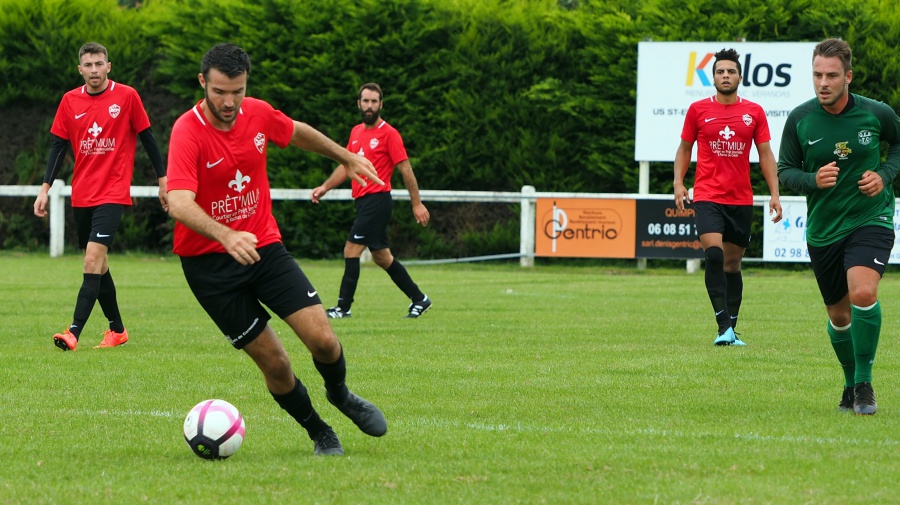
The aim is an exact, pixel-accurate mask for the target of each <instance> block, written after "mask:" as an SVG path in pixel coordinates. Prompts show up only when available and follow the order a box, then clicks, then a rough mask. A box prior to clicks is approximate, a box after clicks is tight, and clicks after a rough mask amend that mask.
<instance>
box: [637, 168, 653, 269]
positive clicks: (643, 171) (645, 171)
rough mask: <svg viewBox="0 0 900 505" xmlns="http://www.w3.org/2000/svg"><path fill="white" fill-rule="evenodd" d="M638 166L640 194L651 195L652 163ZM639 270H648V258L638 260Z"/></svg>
mask: <svg viewBox="0 0 900 505" xmlns="http://www.w3.org/2000/svg"><path fill="white" fill-rule="evenodd" d="M638 166H639V167H640V168H639V172H638V193H640V194H642V195H649V194H650V162H649V161H641V162H639V164H638ZM637 269H638V270H646V269H647V258H638V259H637Z"/></svg>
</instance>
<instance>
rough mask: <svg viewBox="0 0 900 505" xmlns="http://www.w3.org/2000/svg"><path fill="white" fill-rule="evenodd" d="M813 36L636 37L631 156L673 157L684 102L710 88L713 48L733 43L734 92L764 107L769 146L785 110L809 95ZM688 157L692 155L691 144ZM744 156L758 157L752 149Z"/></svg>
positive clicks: (713, 90) (778, 132)
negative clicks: (737, 67) (736, 62)
mask: <svg viewBox="0 0 900 505" xmlns="http://www.w3.org/2000/svg"><path fill="white" fill-rule="evenodd" d="M815 46H816V42H639V43H638V83H637V108H636V119H635V120H636V125H635V137H636V138H635V142H634V159H635V161H675V151H676V149H677V148H678V142H679V139H680V138H681V129H682V127H683V126H684V117H685V115H686V114H687V109H688V107H689V106H690V105H691V104H692V103H694V102H696V101H697V100H700V99H702V98H707V97H710V96H713V95H715V94H716V88H715V86H713V76H712V67H713V62H714V60H715V58H714V54H715V53H717V52H718V51H721V50H722V49H727V48H734V49H735V50H736V51H737V52H738V53H739V54H740V61H741V73H742V74H743V80H742V81H741V86H740V87H739V88H738V95H740V96H742V97H744V98H746V99H748V100H750V101H752V102H756V103H758V104H759V105H761V106H762V108H763V109H764V110H765V111H766V116H767V119H768V121H769V130H770V131H771V133H772V141H771V146H772V151H773V152H774V153H775V157H776V158H777V157H778V146H779V145H780V142H781V134H782V131H783V130H784V123H785V121H786V119H787V116H788V114H790V112H791V110H793V109H794V107H796V106H797V105H800V104H801V103H803V102H805V101H806V100H809V99H811V98H813V97H815V92H814V89H813V82H812V52H813V49H814V48H815ZM691 159H692V160H693V161H696V160H697V145H696V144H694V151H693V153H692V157H691ZM750 161H752V162H753V163H756V162H758V161H759V157H758V155H757V152H756V149H751V151H750Z"/></svg>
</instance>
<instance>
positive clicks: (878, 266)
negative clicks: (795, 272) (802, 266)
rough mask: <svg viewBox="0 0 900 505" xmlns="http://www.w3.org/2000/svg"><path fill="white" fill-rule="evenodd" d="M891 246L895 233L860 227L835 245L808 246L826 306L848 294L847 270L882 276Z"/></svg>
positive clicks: (878, 228)
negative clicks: (872, 271)
mask: <svg viewBox="0 0 900 505" xmlns="http://www.w3.org/2000/svg"><path fill="white" fill-rule="evenodd" d="M893 247H894V230H892V229H890V228H884V227H882V226H863V227H862V228H857V229H856V230H855V231H854V232H853V233H851V234H850V235H847V236H846V237H844V238H842V239H840V240H838V241H837V242H835V243H833V244H830V245H826V246H823V247H813V246H811V245H808V246H807V248H808V249H809V260H810V262H811V263H812V267H813V272H814V273H815V274H816V283H818V285H819V293H821V294H822V300H823V301H824V302H825V305H834V304H836V303H837V302H839V301H841V300H842V299H843V298H844V297H845V296H846V295H847V292H848V288H847V270H849V269H850V268H851V267H869V268H871V269H872V270H875V271H876V272H878V274H879V275H882V276H883V275H884V269H885V265H887V262H888V259H889V258H890V257H891V249H893Z"/></svg>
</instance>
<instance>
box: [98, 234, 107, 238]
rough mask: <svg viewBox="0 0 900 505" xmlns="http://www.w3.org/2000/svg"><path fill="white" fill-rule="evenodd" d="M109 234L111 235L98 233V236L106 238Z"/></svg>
mask: <svg viewBox="0 0 900 505" xmlns="http://www.w3.org/2000/svg"><path fill="white" fill-rule="evenodd" d="M108 236H109V235H104V234H102V233H98V234H97V238H106V237H108Z"/></svg>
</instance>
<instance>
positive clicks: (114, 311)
mask: <svg viewBox="0 0 900 505" xmlns="http://www.w3.org/2000/svg"><path fill="white" fill-rule="evenodd" d="M97 301H98V302H100V308H101V309H103V315H104V316H106V319H107V320H108V321H109V329H110V330H112V331H114V332H116V333H122V332H123V331H125V326H124V325H123V324H122V315H121V314H119V302H118V300H117V299H116V283H114V282H113V278H112V274H110V273H109V270H107V271H106V273H105V274H103V275H102V276H101V277H100V292H99V293H98V294H97Z"/></svg>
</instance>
